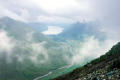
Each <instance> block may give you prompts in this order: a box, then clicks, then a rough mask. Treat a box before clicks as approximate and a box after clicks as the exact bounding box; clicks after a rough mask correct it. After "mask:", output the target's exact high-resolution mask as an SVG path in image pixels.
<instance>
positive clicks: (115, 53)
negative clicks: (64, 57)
mask: <svg viewBox="0 0 121 81" xmlns="http://www.w3.org/2000/svg"><path fill="white" fill-rule="evenodd" d="M106 67H108V68H106ZM114 68H118V69H119V68H120V43H117V44H116V45H114V46H113V47H112V48H111V50H109V52H107V53H106V54H104V55H102V56H100V57H99V58H97V59H94V60H92V61H91V62H90V63H88V64H86V65H84V66H83V67H80V68H77V69H75V70H73V71H72V72H70V73H68V74H65V75H63V76H60V77H57V78H55V79H57V80H74V79H79V78H80V79H84V78H83V77H86V76H87V75H88V74H91V73H93V72H95V71H98V70H99V69H102V71H104V73H103V74H105V73H106V72H110V71H112V70H113V69H114ZM119 70H120V69H119ZM119 73H120V72H119Z"/></svg>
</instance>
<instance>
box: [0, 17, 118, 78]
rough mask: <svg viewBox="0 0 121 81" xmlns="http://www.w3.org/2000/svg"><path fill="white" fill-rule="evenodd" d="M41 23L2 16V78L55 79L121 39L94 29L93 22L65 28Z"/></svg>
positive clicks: (98, 54)
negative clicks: (115, 38)
mask: <svg viewBox="0 0 121 81" xmlns="http://www.w3.org/2000/svg"><path fill="white" fill-rule="evenodd" d="M38 24H39V23H24V22H21V21H17V20H14V19H12V18H9V17H3V18H1V19H0V79H2V80H13V79H14V80H20V79H21V80H26V79H29V80H38V79H39V80H41V79H42V80H43V79H44V80H48V79H54V78H56V77H58V76H61V75H63V74H67V73H69V72H71V71H73V70H74V69H76V68H78V67H81V66H83V65H85V64H87V63H89V62H90V61H91V60H93V59H95V58H98V57H100V56H101V55H103V54H105V53H106V52H108V51H109V50H110V49H111V47H112V46H113V45H115V44H116V43H117V42H118V41H116V40H113V39H111V38H108V37H106V35H105V33H102V32H101V31H100V28H98V27H97V29H95V27H94V26H95V24H94V23H86V22H83V23H80V22H75V23H73V24H65V25H63V28H62V29H61V28H59V27H61V26H62V25H61V24H60V25H57V24H55V25H51V24H40V25H38ZM38 26H41V27H38ZM64 26H66V27H64ZM96 26H97V25H96ZM55 27H56V28H55ZM57 27H58V28H57ZM49 28H50V29H49ZM57 31H59V33H58V34H56V32H57ZM49 33H51V34H49Z"/></svg>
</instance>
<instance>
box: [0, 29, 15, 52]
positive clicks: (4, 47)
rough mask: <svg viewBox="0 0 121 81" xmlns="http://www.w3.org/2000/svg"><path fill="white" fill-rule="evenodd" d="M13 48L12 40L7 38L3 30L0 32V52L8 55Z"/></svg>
mask: <svg viewBox="0 0 121 81" xmlns="http://www.w3.org/2000/svg"><path fill="white" fill-rule="evenodd" d="M13 47H14V43H13V42H12V39H11V38H10V37H8V36H7V33H6V32H5V31H4V30H0V52H1V51H7V52H8V53H10V52H11V51H12V49H13Z"/></svg>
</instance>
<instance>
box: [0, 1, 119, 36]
mask: <svg viewBox="0 0 121 81" xmlns="http://www.w3.org/2000/svg"><path fill="white" fill-rule="evenodd" d="M3 16H9V17H11V18H14V19H16V20H21V21H24V22H41V23H59V24H64V23H73V22H77V21H80V22H83V21H86V22H96V23H97V22H98V23H99V24H100V27H101V31H104V32H106V31H107V30H109V31H108V32H110V33H112V32H113V33H112V34H113V35H115V36H116V35H118V36H119V26H120V0H0V17H3ZM114 31H115V32H114ZM110 33H109V34H110Z"/></svg>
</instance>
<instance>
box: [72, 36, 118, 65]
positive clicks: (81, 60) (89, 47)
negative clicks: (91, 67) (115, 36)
mask: <svg viewBox="0 0 121 81" xmlns="http://www.w3.org/2000/svg"><path fill="white" fill-rule="evenodd" d="M116 42H118V41H116V40H111V39H107V40H104V41H100V40H98V39H96V38H94V37H93V36H92V37H87V38H86V39H85V40H84V42H80V43H79V47H77V48H74V50H76V51H73V57H72V64H85V63H87V62H89V61H91V60H92V59H94V58H97V57H99V56H101V55H102V54H105V53H106V52H108V51H109V50H110V49H111V47H112V46H113V45H115V43H116Z"/></svg>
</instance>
